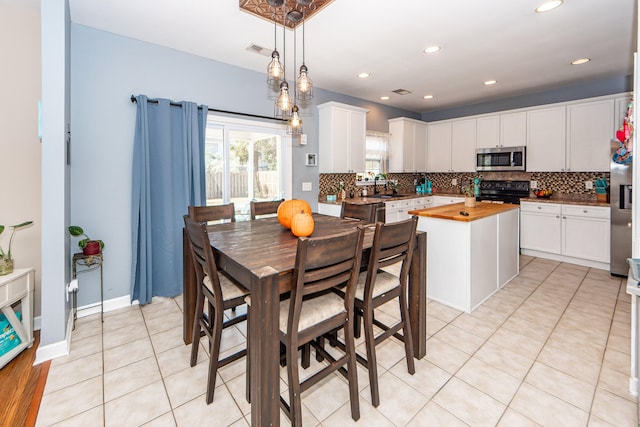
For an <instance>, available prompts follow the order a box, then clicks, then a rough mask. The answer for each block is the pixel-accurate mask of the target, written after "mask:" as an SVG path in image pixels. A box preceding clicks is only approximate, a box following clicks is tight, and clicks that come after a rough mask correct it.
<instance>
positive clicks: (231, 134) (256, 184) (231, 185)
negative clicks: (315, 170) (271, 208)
mask: <svg viewBox="0 0 640 427" xmlns="http://www.w3.org/2000/svg"><path fill="white" fill-rule="evenodd" d="M290 159H291V138H290V137H289V136H287V135H286V126H285V125H281V124H271V123H265V122H262V121H253V120H241V119H235V118H228V117H223V116H216V115H213V114H209V117H208V118H207V130H206V141H205V174H206V177H205V180H206V191H207V205H216V204H222V203H230V202H233V203H234V205H235V210H236V220H237V221H241V220H246V219H249V202H250V201H251V200H257V201H264V200H277V199H281V198H290V197H291V162H290Z"/></svg>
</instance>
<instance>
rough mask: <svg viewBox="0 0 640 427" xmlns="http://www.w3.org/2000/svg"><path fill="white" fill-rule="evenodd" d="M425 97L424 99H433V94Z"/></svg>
mask: <svg viewBox="0 0 640 427" xmlns="http://www.w3.org/2000/svg"><path fill="white" fill-rule="evenodd" d="M423 98H424V99H433V95H425V96H424V97H423Z"/></svg>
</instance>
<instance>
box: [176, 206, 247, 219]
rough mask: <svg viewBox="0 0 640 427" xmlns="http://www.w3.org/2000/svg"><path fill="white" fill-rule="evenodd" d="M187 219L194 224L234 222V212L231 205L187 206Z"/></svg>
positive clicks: (233, 207)
mask: <svg viewBox="0 0 640 427" xmlns="http://www.w3.org/2000/svg"><path fill="white" fill-rule="evenodd" d="M188 210H189V217H190V218H191V219H193V220H194V221H195V222H222V221H231V222H236V211H235V206H234V204H233V203H227V204H225V205H213V206H193V205H189V208H188Z"/></svg>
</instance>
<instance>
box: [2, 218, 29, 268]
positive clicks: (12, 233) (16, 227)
mask: <svg viewBox="0 0 640 427" xmlns="http://www.w3.org/2000/svg"><path fill="white" fill-rule="evenodd" d="M31 224H33V221H25V222H23V223H20V224H16V225H10V226H9V228H11V229H12V230H13V231H12V232H11V237H9V246H8V247H7V252H5V251H4V249H2V246H0V258H7V259H11V243H12V242H13V235H14V234H16V230H18V229H19V228H22V227H26V226H27V225H31ZM4 229H5V226H4V225H0V234H2V232H3V231H4Z"/></svg>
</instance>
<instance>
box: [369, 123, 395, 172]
mask: <svg viewBox="0 0 640 427" xmlns="http://www.w3.org/2000/svg"><path fill="white" fill-rule="evenodd" d="M365 144H366V154H365V159H364V160H365V162H364V167H365V173H366V174H368V175H372V174H373V176H375V175H378V174H381V173H387V158H388V155H387V153H388V152H389V134H388V133H382V132H373V131H367V135H366V140H365Z"/></svg>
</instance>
